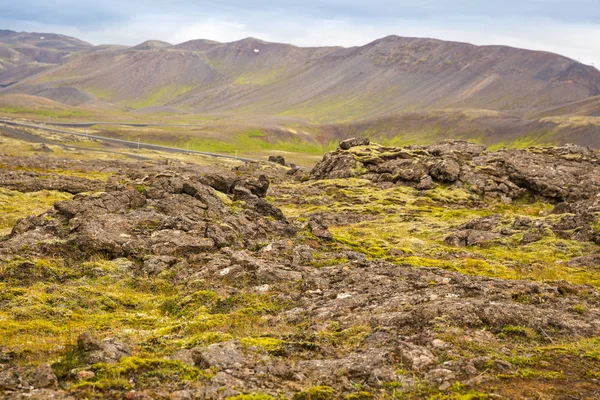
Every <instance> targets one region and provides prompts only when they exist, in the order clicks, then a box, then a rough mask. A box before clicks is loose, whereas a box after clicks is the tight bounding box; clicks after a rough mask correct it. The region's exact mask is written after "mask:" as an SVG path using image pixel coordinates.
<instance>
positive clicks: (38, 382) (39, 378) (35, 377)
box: [28, 363, 58, 389]
mask: <svg viewBox="0 0 600 400" xmlns="http://www.w3.org/2000/svg"><path fill="white" fill-rule="evenodd" d="M28 383H29V384H30V385H32V386H34V387H36V388H40V389H41V388H56V387H58V379H57V378H56V375H55V374H54V371H53V370H52V368H51V367H50V365H48V364H46V363H42V364H40V365H39V366H38V367H37V368H36V369H35V370H34V371H33V373H32V374H31V375H30V376H29V378H28Z"/></svg>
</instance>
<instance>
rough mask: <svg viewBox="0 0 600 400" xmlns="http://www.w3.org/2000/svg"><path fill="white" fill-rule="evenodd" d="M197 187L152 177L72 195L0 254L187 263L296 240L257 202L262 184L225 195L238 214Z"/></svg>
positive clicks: (19, 228) (20, 228)
mask: <svg viewBox="0 0 600 400" xmlns="http://www.w3.org/2000/svg"><path fill="white" fill-rule="evenodd" d="M202 180H203V178H202V177H201V178H200V179H196V180H194V179H190V178H186V177H183V176H178V175H170V174H155V175H153V176H147V177H145V178H144V179H142V180H141V181H138V182H133V183H132V184H130V185H113V186H109V187H107V188H106V191H105V192H102V193H99V194H89V195H77V196H75V197H74V198H73V200H71V201H64V202H59V203H56V204H55V206H54V210H51V211H49V212H48V213H46V214H44V215H41V216H36V217H29V218H26V219H23V220H21V221H19V223H18V224H17V225H16V226H15V227H14V229H13V231H12V233H11V235H10V236H9V238H8V240H7V241H5V242H4V243H3V244H2V246H1V247H0V254H2V253H4V254H15V253H16V252H17V250H16V249H21V248H23V247H24V246H28V251H29V252H31V253H35V252H37V253H41V254H47V253H49V252H52V253H54V254H55V253H56V252H61V251H63V252H69V251H72V249H78V250H79V251H80V252H82V253H85V254H87V255H90V254H105V255H108V256H109V257H111V258H116V257H134V258H137V259H144V257H146V256H149V255H158V256H183V257H186V256H190V255H193V254H194V253H201V252H206V251H212V250H216V249H219V248H222V247H226V246H238V247H244V246H250V245H251V243H252V242H253V241H255V240H259V239H264V238H266V237H269V236H273V235H275V236H279V235H284V234H285V235H290V234H291V235H293V234H294V230H293V229H290V227H289V226H288V223H287V221H285V218H284V217H283V214H282V213H281V211H280V210H278V209H277V208H275V207H273V206H272V205H271V204H270V203H269V202H268V201H267V200H265V199H264V198H263V197H264V196H265V195H266V192H267V190H268V186H269V181H268V179H267V178H266V177H264V176H260V177H259V178H258V179H257V180H248V181H245V182H241V183H235V187H234V188H233V189H231V190H232V191H233V193H234V196H235V198H236V199H238V200H240V201H241V202H242V204H244V206H243V208H241V209H240V210H238V211H234V210H233V209H232V207H231V201H232V200H231V199H230V198H229V197H227V194H228V193H222V192H219V191H218V190H215V189H213V188H212V187H210V186H208V185H206V184H204V183H202ZM212 181H214V179H213V180H211V182H212ZM215 186H217V187H219V188H222V186H225V187H226V190H227V188H228V186H227V185H219V184H216V185H215ZM240 193H241V195H240ZM162 260H165V259H162ZM157 263H158V264H157ZM147 268H149V269H160V268H161V266H160V262H158V261H156V262H150V263H149V264H148V265H147Z"/></svg>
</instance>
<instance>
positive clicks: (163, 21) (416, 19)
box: [0, 0, 600, 66]
mask: <svg viewBox="0 0 600 400" xmlns="http://www.w3.org/2000/svg"><path fill="white" fill-rule="evenodd" d="M57 1H58V3H61V4H62V6H63V7H66V6H67V5H68V4H67V3H70V2H72V0H57ZM25 2H26V3H27V2H29V3H32V2H33V3H35V1H33V0H25ZM594 3H595V6H594ZM597 3H598V0H572V2H570V4H569V5H565V3H563V2H559V1H558V0H543V1H541V0H532V1H531V0H530V1H527V0H522V1H516V0H506V1H504V2H502V3H501V2H481V1H475V0H462V1H457V0H455V1H445V0H437V1H430V2H421V1H416V0H412V1H411V0H404V1H391V0H374V1H372V2H371V3H370V4H369V7H365V6H364V2H363V1H356V0H346V1H342V0H330V1H328V2H327V3H326V4H325V5H323V3H317V2H316V1H314V0H306V1H303V2H300V1H286V2H283V1H269V2H267V1H266V0H264V1H263V0H255V1H254V2H246V1H245V2H236V1H228V2H226V3H223V2H212V1H203V2H189V1H186V0H179V1H174V2H173V3H172V6H169V8H168V10H169V11H167V12H158V11H157V8H158V6H159V4H164V2H161V3H159V2H158V1H154V0H150V1H144V2H141V1H140V0H132V1H129V2H127V3H126V4H124V5H123V6H122V7H121V8H120V9H117V8H116V7H115V3H113V2H112V0H107V1H105V2H97V3H90V4H89V7H90V10H89V11H88V13H89V12H92V11H94V12H95V11H97V12H98V14H96V15H98V16H100V17H98V18H97V20H93V21H90V20H88V19H87V18H82V19H81V21H75V22H72V17H73V15H75V14H77V13H78V12H81V10H80V9H81V6H79V8H77V9H76V10H79V11H73V10H71V11H69V12H68V13H66V15H62V16H60V17H56V18H50V19H43V18H42V19H39V18H34V17H32V16H29V15H28V14H27V13H21V14H19V17H18V18H17V17H16V16H15V15H16V14H18V13H16V12H15V11H14V10H13V11H12V14H11V12H8V13H3V16H0V24H1V25H2V26H3V27H5V28H8V29H16V30H26V31H38V32H40V31H41V32H56V33H62V34H66V35H70V36H75V37H78V38H80V39H83V40H87V41H90V42H92V43H94V44H101V43H118V44H128V45H134V44H137V43H140V42H143V41H145V40H149V39H158V40H164V41H167V42H170V43H181V42H184V41H187V40H191V39H200V38H203V39H212V40H218V41H223V42H227V41H233V40H238V39H242V38H245V37H249V36H253V37H258V38H260V39H263V40H268V41H275V42H286V43H292V44H296V45H300V46H324V45H329V46H333V45H341V46H356V45H363V44H366V43H368V42H370V41H372V40H375V39H378V38H381V37H383V36H387V35H391V34H395V35H399V36H415V37H433V38H438V39H443V40H455V41H463V42H469V43H474V44H478V45H487V44H502V45H509V46H514V47H522V48H527V49H533V50H545V51H550V52H554V53H559V54H563V55H565V56H567V57H570V58H573V59H577V60H580V61H581V62H584V63H587V64H592V63H593V64H595V65H596V66H600V49H599V48H598V45H597V39H596V38H598V37H600V22H599V21H600V7H598V4H597ZM13 4H14V3H13ZM78 4H81V3H78ZM121 4H122V3H121ZM199 4H201V6H202V7H200V6H199ZM9 11H10V10H9ZM11 15H13V17H11ZM61 21H62V22H61Z"/></svg>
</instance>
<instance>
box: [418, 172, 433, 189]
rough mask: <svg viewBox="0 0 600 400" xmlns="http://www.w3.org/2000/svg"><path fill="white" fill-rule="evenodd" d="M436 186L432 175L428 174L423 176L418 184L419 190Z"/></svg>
mask: <svg viewBox="0 0 600 400" xmlns="http://www.w3.org/2000/svg"><path fill="white" fill-rule="evenodd" d="M434 187H435V183H433V179H431V176H429V175H427V176H424V177H423V178H421V180H420V181H419V184H418V185H417V189H418V190H430V189H433V188H434Z"/></svg>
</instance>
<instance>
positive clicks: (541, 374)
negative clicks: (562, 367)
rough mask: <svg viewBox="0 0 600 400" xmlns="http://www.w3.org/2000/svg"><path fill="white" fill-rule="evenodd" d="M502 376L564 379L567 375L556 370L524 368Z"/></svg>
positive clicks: (501, 376)
mask: <svg viewBox="0 0 600 400" xmlns="http://www.w3.org/2000/svg"><path fill="white" fill-rule="evenodd" d="M499 377H500V378H504V379H507V378H514V377H519V378H523V379H540V378H541V379H564V378H565V376H564V375H563V374H562V373H561V372H556V371H542V370H538V369H531V368H523V369H519V370H517V371H516V372H514V373H512V374H503V375H500V376H499Z"/></svg>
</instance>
